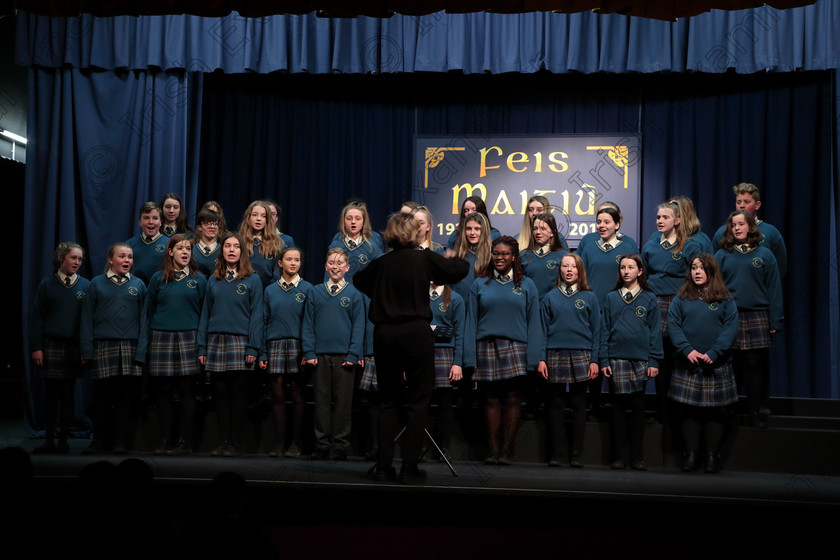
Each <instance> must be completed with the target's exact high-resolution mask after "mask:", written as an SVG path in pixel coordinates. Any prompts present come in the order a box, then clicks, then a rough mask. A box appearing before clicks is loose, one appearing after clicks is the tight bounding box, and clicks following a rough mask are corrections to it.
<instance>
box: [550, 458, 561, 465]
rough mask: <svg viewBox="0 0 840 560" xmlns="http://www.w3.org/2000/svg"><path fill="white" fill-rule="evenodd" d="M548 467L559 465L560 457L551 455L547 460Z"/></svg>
mask: <svg viewBox="0 0 840 560" xmlns="http://www.w3.org/2000/svg"><path fill="white" fill-rule="evenodd" d="M548 466H549V467H559V466H560V458H559V457H552V458H551V459H549V460H548Z"/></svg>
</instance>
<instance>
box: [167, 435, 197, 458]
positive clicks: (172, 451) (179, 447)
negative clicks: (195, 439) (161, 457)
mask: <svg viewBox="0 0 840 560" xmlns="http://www.w3.org/2000/svg"><path fill="white" fill-rule="evenodd" d="M190 453H192V448H191V447H190V446H189V445H188V444H187V442H186V441H184V440H182V439H179V440H178V443H176V444H175V447H170V448H169V449H168V450H167V451H166V454H167V455H189V454H190Z"/></svg>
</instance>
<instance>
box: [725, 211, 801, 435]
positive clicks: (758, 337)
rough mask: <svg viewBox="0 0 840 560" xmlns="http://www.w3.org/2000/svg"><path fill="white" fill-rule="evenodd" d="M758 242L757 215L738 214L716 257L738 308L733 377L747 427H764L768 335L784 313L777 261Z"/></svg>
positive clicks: (778, 326) (778, 325)
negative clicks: (740, 394)
mask: <svg viewBox="0 0 840 560" xmlns="http://www.w3.org/2000/svg"><path fill="white" fill-rule="evenodd" d="M761 240H762V237H761V231H760V230H759V229H758V225H757V224H756V220H755V216H754V215H753V214H751V213H750V212H748V211H746V210H736V211H735V212H733V213H731V214H730V215H729V218H728V219H727V221H726V229H725V230H724V233H723V239H721V243H720V247H721V248H720V250H719V251H718V252H717V253H715V258H716V259H717V261H718V263H720V269H721V272H722V273H723V281H724V282H725V283H726V287H727V288H729V292H730V294H732V299H734V300H735V304H736V305H737V306H738V335H737V337H736V338H735V343H734V346H733V348H734V349H735V353H734V358H735V374H736V375H737V376H738V382H739V383H740V384H741V388H742V389H745V390H746V394H747V401H748V403H749V412H750V419H751V422H752V423H753V425H755V426H756V427H758V428H766V427H767V415H768V414H769V411H768V410H767V408H766V401H767V399H768V397H769V393H770V371H769V370H770V364H769V355H770V338H771V337H770V335H771V334H775V333H776V332H777V331H778V330H779V329H781V328H782V323H783V322H784V312H783V308H782V286H781V276H780V274H779V267H778V264H777V261H776V257H775V256H774V255H773V252H772V251H771V250H770V249H769V248H767V247H766V245H764V244H762V242H761Z"/></svg>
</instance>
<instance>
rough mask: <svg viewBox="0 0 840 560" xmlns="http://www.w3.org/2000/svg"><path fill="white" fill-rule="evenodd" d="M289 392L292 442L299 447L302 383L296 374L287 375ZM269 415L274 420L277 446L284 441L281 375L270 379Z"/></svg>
mask: <svg viewBox="0 0 840 560" xmlns="http://www.w3.org/2000/svg"><path fill="white" fill-rule="evenodd" d="M288 383H289V393H290V396H291V398H292V418H291V420H292V433H291V436H292V443H291V445H292V446H294V447H297V448H298V449H300V434H301V431H302V426H303V411H304V407H305V405H306V402H305V401H304V399H303V385H302V383H301V379H300V378H299V377H297V376H294V375H290V376H288ZM271 417H272V419H273V420H274V439H275V441H276V443H277V445H278V446H279V447H284V446H285V443H286V393H285V387H284V379H283V376H282V375H278V376H276V377H275V378H274V379H273V380H272V381H271Z"/></svg>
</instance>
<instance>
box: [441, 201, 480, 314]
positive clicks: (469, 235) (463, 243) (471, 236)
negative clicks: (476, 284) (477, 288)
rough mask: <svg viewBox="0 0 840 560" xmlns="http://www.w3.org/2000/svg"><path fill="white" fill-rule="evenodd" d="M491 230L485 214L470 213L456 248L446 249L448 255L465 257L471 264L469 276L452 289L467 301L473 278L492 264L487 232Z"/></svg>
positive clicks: (452, 285) (453, 285)
mask: <svg viewBox="0 0 840 560" xmlns="http://www.w3.org/2000/svg"><path fill="white" fill-rule="evenodd" d="M489 230H490V224H489V223H488V221H487V218H486V217H485V216H484V214H480V213H478V212H476V213H473V214H470V215H469V216H468V217H467V219H466V220H464V227H463V228H461V231H460V232H459V235H458V241H457V243H456V244H455V249H454V250H452V249H447V250H446V251H445V255H446V256H447V257H453V256H454V257H458V258H459V259H464V260H465V261H467V263H468V264H469V265H470V268H469V272H468V273H467V276H466V277H465V278H464V279H463V280H461V281H460V282H456V283H455V284H451V287H452V289H453V290H455V291H456V292H458V295H460V296H461V297H462V298H463V300H464V301H465V302H468V301H469V297H470V288H471V287H472V283H473V280H475V279H476V277H477V276H480V275H481V274H482V273H483V272H484V271H485V270H486V269H487V265H489V264H490V252H491V241H490V236H489V235H488V233H487V232H488V231H489Z"/></svg>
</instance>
